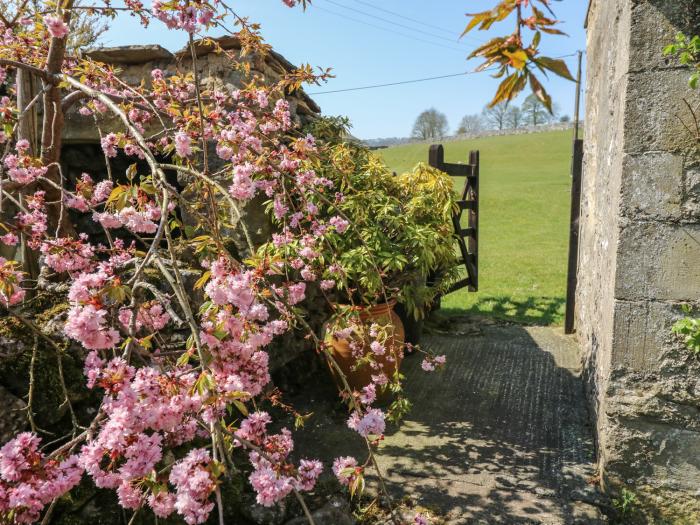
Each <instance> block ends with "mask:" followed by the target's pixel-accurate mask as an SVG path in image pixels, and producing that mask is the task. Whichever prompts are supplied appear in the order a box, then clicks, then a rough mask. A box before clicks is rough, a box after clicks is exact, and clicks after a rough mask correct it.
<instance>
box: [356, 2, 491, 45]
mask: <svg viewBox="0 0 700 525" xmlns="http://www.w3.org/2000/svg"><path fill="white" fill-rule="evenodd" d="M354 1H355V2H357V3H359V4H364V5H366V6H367V7H371V8H372V9H376V10H378V11H383V12H384V13H387V14H390V15H394V16H397V17H399V18H403V19H404V20H408V21H410V22H413V23H415V24H420V25H423V26H426V27H431V28H433V29H437V30H439V31H443V32H445V33H449V34H451V35H452V34H454V31H453V30H451V29H447V28H444V27H440V26H436V25H433V24H430V23H428V22H426V21H424V20H418V19H416V18H411V17H410V16H406V15H404V14H401V13H397V12H396V11H391V10H389V9H386V8H384V7H379V6H377V5H374V4H371V3H370V2H366V1H365V0H354ZM465 38H470V39H471V40H475V41H480V40H478V39H477V38H474V37H465Z"/></svg>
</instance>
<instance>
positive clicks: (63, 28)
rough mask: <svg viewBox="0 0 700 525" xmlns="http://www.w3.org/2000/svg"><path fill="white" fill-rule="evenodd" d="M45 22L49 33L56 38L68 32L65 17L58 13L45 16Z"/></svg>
mask: <svg viewBox="0 0 700 525" xmlns="http://www.w3.org/2000/svg"><path fill="white" fill-rule="evenodd" d="M44 23H45V24H46V29H48V31H49V34H50V35H51V36H52V37H54V38H63V37H65V36H66V35H67V34H68V26H67V25H66V23H65V22H64V21H63V19H62V18H61V17H59V16H57V15H49V16H45V17H44Z"/></svg>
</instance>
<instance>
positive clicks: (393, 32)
mask: <svg viewBox="0 0 700 525" xmlns="http://www.w3.org/2000/svg"><path fill="white" fill-rule="evenodd" d="M493 2H494V0H431V1H429V2H426V1H425V0H312V5H311V6H310V7H309V8H308V9H307V11H306V12H304V11H303V10H302V9H301V8H295V9H289V8H288V7H286V6H284V5H283V4H282V2H281V1H280V0H230V1H229V5H230V6H232V7H233V8H234V9H235V10H236V11H237V12H238V13H239V14H240V15H243V16H248V17H250V19H251V20H252V21H257V22H260V23H261V24H262V33H263V35H264V37H265V39H266V41H267V42H268V43H270V44H271V45H272V46H273V47H274V48H275V50H276V51H278V52H280V53H282V54H283V55H284V56H286V57H287V58H288V59H289V60H290V61H291V62H293V63H295V64H299V63H309V64H311V65H313V66H320V67H324V68H325V67H331V68H333V73H334V74H335V75H336V78H333V79H331V80H330V81H329V82H328V83H327V84H325V85H323V86H320V87H319V86H310V87H307V92H309V93H311V94H312V96H313V98H314V99H315V100H316V101H317V102H318V103H319V105H320V106H321V108H322V110H323V112H324V113H325V114H329V115H347V116H349V117H350V119H351V120H352V123H353V130H352V132H353V134H354V135H355V136H357V137H360V138H363V139H369V138H376V137H390V136H407V135H409V134H410V132H411V128H412V125H413V122H414V120H415V118H416V116H417V115H418V114H419V113H420V112H421V111H422V110H424V109H427V108H429V107H435V108H437V109H438V110H440V111H442V112H444V113H445V114H446V115H447V117H448V119H449V123H450V128H451V129H452V130H454V129H455V128H456V127H457V125H458V124H459V120H460V119H461V117H462V116H463V115H466V114H470V113H477V112H480V111H481V109H482V108H483V106H484V105H485V104H486V103H487V102H488V101H489V100H490V98H491V96H492V95H493V93H494V92H495V90H496V87H497V85H498V80H496V79H493V78H491V77H490V76H489V74H488V73H480V74H473V75H466V76H459V77H453V78H445V79H440V80H432V81H427V82H420V83H414V84H407V85H401V86H391V87H384V88H377V89H367V90H360V91H349V92H341V93H326V94H324V93H323V92H325V91H334V90H340V89H347V88H355V87H362V86H368V85H375V84H384V83H390V82H397V81H404V80H413V79H419V78H425V77H434V76H442V75H450V74H455V73H462V72H467V71H473V70H474V69H475V67H476V66H477V65H478V62H477V61H474V60H471V61H467V60H466V57H467V56H468V54H469V52H470V51H471V50H472V49H473V48H474V47H475V46H478V45H479V43H480V42H484V41H486V40H487V39H488V36H489V35H496V34H505V33H506V32H510V31H511V27H512V23H511V21H506V22H504V23H503V25H501V26H495V27H494V28H493V29H492V30H491V31H490V32H479V31H476V32H471V33H469V35H467V36H466V37H464V38H462V39H461V40H460V39H459V35H460V34H461V32H462V30H463V29H464V26H465V24H466V21H467V18H466V17H465V13H466V12H478V11H482V10H484V9H486V8H487V7H488V6H489V5H492V4H493ZM147 3H148V2H147ZM377 8H380V9H377ZM586 8H587V2H584V1H583V0H563V1H562V2H554V9H555V12H556V13H557V15H558V17H559V18H560V19H561V20H563V23H562V24H561V29H562V30H563V31H565V32H566V33H568V35H569V36H568V37H555V36H550V37H547V36H545V38H543V44H542V49H543V51H544V52H545V54H547V55H549V56H562V55H569V54H572V53H575V52H576V51H577V50H578V49H583V48H585V32H584V29H583V23H584V19H585V15H586ZM394 13H395V14H394ZM397 14H400V15H402V16H403V17H406V18H402V17H399V16H397ZM102 41H103V42H102V43H103V44H104V45H125V44H149V43H158V44H160V45H162V46H164V47H166V48H168V49H171V50H177V49H180V48H181V47H183V45H184V44H185V42H186V35H185V34H184V33H181V32H174V31H168V30H167V29H165V26H163V25H162V24H160V23H157V22H156V23H154V24H152V25H151V27H149V28H148V29H147V30H144V29H143V28H141V27H140V26H138V25H137V24H136V22H135V21H134V20H133V19H131V18H129V17H120V18H118V19H117V20H115V21H114V22H112V24H111V27H110V30H109V31H108V32H107V33H106V34H105V35H104V36H103V39H102ZM566 60H567V63H568V64H569V68H570V69H571V71H572V73H573V72H574V70H575V66H576V59H575V57H570V58H567V59H566ZM584 71H585V67H584ZM546 87H547V89H548V91H549V92H550V94H551V95H552V98H553V99H554V101H555V102H556V103H557V104H558V105H559V106H560V108H561V112H562V113H566V114H571V113H572V112H573V105H574V94H575V88H574V84H573V83H572V82H568V81H566V80H563V79H559V78H557V77H551V78H550V80H549V81H548V82H547V83H546Z"/></svg>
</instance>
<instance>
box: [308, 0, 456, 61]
mask: <svg viewBox="0 0 700 525" xmlns="http://www.w3.org/2000/svg"><path fill="white" fill-rule="evenodd" d="M314 9H319V10H320V11H323V12H326V13H329V14H331V15H334V16H337V17H340V18H342V19H343V20H352V21H353V22H357V23H360V24H364V25H367V26H370V27H373V28H375V29H379V30H381V31H386V32H388V33H391V34H394V35H399V36H403V37H405V38H409V39H411V40H416V41H418V42H423V43H424V44H431V45H433V46H438V47H441V48H443V49H448V50H450V51H455V52H457V53H464V52H465V50H464V49H460V48H458V47H451V46H448V45H445V44H442V43H439V42H433V41H430V40H425V39H423V38H418V37H417V36H415V35H407V34H406V33H401V32H399V31H395V30H393V29H390V28H388V27H383V26H380V25H376V24H372V23H370V22H367V21H366V20H362V19H359V18H353V17H351V16H348V15H346V14H343V13H338V12H336V11H332V10H330V9H328V8H326V7H322V6H320V5H318V4H315V5H314Z"/></svg>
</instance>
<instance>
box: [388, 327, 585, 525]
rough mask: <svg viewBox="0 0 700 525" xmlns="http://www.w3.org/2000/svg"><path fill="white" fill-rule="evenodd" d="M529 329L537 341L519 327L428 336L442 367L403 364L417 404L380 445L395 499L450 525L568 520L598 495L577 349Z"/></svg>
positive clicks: (409, 390) (549, 334)
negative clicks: (430, 371) (429, 371)
mask: <svg viewBox="0 0 700 525" xmlns="http://www.w3.org/2000/svg"><path fill="white" fill-rule="evenodd" d="M535 330H541V331H542V332H541V333H536V338H537V340H536V339H535V338H534V337H533V336H532V335H531V333H530V332H529V331H527V330H524V329H522V328H520V327H516V326H512V327H493V328H487V329H486V332H485V335H484V337H477V338H472V339H458V338H450V337H440V338H431V339H430V342H429V346H430V348H431V349H433V350H434V351H436V352H440V353H445V354H446V355H447V360H448V367H447V368H446V369H445V370H444V371H443V372H441V373H438V374H434V375H426V374H424V373H423V372H422V371H421V370H420V363H419V360H408V362H407V363H406V364H407V366H406V368H405V369H404V373H405V374H406V378H407V379H406V390H407V394H408V395H409V397H410V398H411V399H412V400H413V401H414V403H415V406H414V408H413V410H412V411H411V413H410V414H409V415H408V417H407V418H406V421H405V423H404V425H403V426H402V427H401V428H400V429H398V430H396V431H394V432H393V433H391V434H389V435H388V436H387V439H386V441H385V444H384V445H383V446H382V458H383V459H382V465H383V466H384V467H385V468H386V470H387V474H388V477H389V479H390V480H391V481H392V483H391V484H390V485H391V487H392V488H391V490H392V491H393V492H394V493H395V495H396V496H397V497H402V496H404V495H415V496H417V497H419V498H420V499H421V500H422V501H426V502H429V503H431V504H433V505H434V506H436V507H437V508H438V509H439V510H440V511H442V512H443V513H445V514H448V515H449V517H450V518H451V519H452V520H453V521H451V523H470V522H473V520H482V519H484V520H487V522H488V523H528V522H530V521H533V522H536V523H540V522H545V523H568V522H569V520H570V519H571V500H572V497H573V498H574V499H575V498H579V499H585V498H586V497H588V498H590V499H593V498H595V495H594V494H592V488H591V487H590V485H588V483H587V479H588V478H591V477H593V475H594V467H593V453H594V452H593V450H594V449H593V437H592V430H591V428H590V426H589V424H588V414H587V411H586V405H585V398H584V392H583V385H582V383H581V380H580V378H579V377H578V375H577V374H576V373H575V371H573V370H572V369H571V368H572V365H573V366H575V363H576V362H577V359H576V357H575V356H571V355H567V354H569V353H571V352H574V353H575V352H576V348H575V346H573V345H571V344H569V343H568V341H566V340H565V339H564V338H563V337H558V336H556V337H553V333H552V331H551V330H545V329H535ZM557 345H561V346H559V347H557ZM542 346H547V349H546V350H545V349H543V348H542ZM572 357H573V359H572ZM426 394H429V395H426Z"/></svg>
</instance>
